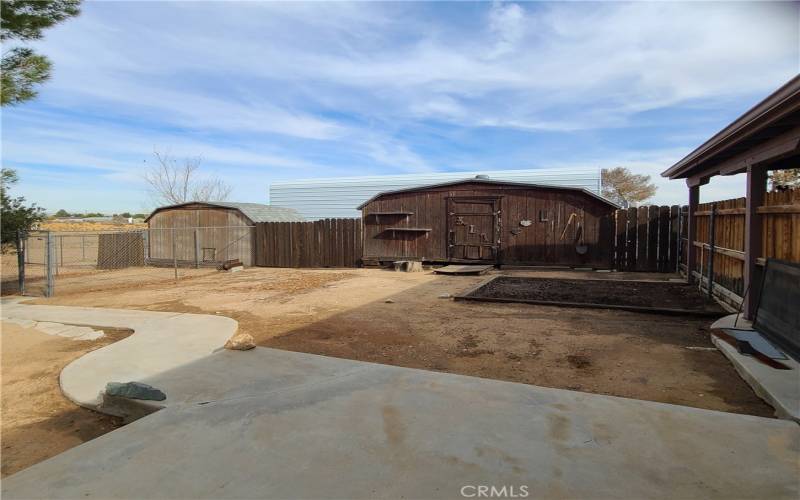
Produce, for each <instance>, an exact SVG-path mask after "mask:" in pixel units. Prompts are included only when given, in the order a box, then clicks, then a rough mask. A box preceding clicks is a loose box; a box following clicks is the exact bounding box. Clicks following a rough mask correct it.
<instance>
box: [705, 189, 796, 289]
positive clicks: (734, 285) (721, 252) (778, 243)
mask: <svg viewBox="0 0 800 500" xmlns="http://www.w3.org/2000/svg"><path fill="white" fill-rule="evenodd" d="M745 204H746V199H745V198H736V199H733V200H723V201H717V202H712V203H703V204H700V205H698V209H697V212H696V221H697V236H696V238H697V239H696V240H695V241H694V242H692V244H693V245H694V246H695V247H697V249H698V254H697V262H696V264H695V268H694V269H692V272H693V273H694V275H695V276H696V277H698V278H700V281H701V283H703V284H704V286H705V287H706V289H709V285H708V283H709V282H710V283H712V284H711V287H710V288H711V289H712V290H713V288H715V287H721V288H722V289H723V290H721V294H722V295H725V296H727V298H729V299H732V301H733V302H739V301H741V298H742V297H743V296H744V294H745V292H746V291H745V290H744V289H743V284H744V239H745ZM756 212H757V213H759V214H761V217H762V224H761V225H762V247H761V256H762V258H761V259H759V260H758V263H759V264H763V262H764V258H775V259H783V260H788V261H792V262H800V189H794V190H789V191H779V192H772V193H767V194H766V195H765V197H764V204H763V205H762V206H760V207H758V208H757V209H756ZM709 278H710V280H709ZM731 294H733V296H731Z"/></svg>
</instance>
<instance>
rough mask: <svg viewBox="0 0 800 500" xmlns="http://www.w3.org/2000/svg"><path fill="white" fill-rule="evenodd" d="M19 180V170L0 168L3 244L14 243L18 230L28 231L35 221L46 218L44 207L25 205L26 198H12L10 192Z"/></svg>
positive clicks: (0, 219) (0, 220)
mask: <svg viewBox="0 0 800 500" xmlns="http://www.w3.org/2000/svg"><path fill="white" fill-rule="evenodd" d="M18 181H19V177H18V176H17V172H16V171H14V170H11V169H8V168H4V169H2V170H0V229H2V231H0V232H2V235H1V236H0V238H1V239H2V244H3V245H5V244H8V243H13V242H14V240H15V239H16V238H17V231H19V230H22V231H28V230H30V228H31V226H33V225H34V224H35V223H37V222H39V221H41V220H43V219H44V217H45V214H44V210H43V209H42V208H39V207H37V206H36V205H35V204H34V205H31V206H27V205H25V198H23V197H22V196H18V197H16V198H12V197H11V196H10V194H9V190H10V189H11V186H13V185H14V184H16V183H17V182H18Z"/></svg>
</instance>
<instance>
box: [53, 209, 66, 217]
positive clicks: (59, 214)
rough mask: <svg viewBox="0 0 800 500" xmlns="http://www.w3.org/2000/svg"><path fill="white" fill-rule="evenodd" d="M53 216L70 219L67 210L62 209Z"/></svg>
mask: <svg viewBox="0 0 800 500" xmlns="http://www.w3.org/2000/svg"><path fill="white" fill-rule="evenodd" d="M53 215H55V216H56V217H69V212H67V211H66V210H64V209H63V208H62V209H61V210H59V211H58V212H56V213H55V214H53Z"/></svg>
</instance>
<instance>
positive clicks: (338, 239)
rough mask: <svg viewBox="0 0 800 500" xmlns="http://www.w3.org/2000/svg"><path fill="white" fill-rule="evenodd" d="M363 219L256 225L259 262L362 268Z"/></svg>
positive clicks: (262, 263) (288, 265) (262, 223)
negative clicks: (360, 266)
mask: <svg viewBox="0 0 800 500" xmlns="http://www.w3.org/2000/svg"><path fill="white" fill-rule="evenodd" d="M362 235H363V228H362V224H361V219H322V220H318V221H313V222H261V223H258V224H256V242H255V247H256V252H255V253H256V256H255V265H257V266H265V267H358V266H359V265H360V263H361V256H362V253H363V241H362Z"/></svg>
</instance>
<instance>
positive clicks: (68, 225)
mask: <svg viewBox="0 0 800 500" xmlns="http://www.w3.org/2000/svg"><path fill="white" fill-rule="evenodd" d="M39 229H41V230H42V231H58V232H67V231H141V230H142V229H147V224H144V223H140V224H113V223H111V222H58V221H44V222H42V223H40V224H39Z"/></svg>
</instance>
